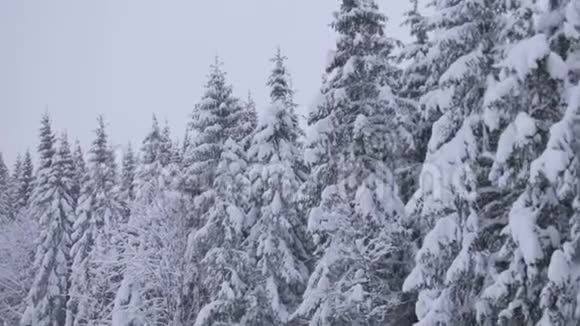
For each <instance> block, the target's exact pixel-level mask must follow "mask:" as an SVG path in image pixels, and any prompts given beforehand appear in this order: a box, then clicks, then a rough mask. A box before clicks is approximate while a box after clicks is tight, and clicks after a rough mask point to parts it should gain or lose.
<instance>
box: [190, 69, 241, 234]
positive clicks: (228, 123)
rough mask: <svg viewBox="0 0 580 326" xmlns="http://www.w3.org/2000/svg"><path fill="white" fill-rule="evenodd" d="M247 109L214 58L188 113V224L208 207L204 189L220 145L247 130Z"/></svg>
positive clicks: (195, 221)
mask: <svg viewBox="0 0 580 326" xmlns="http://www.w3.org/2000/svg"><path fill="white" fill-rule="evenodd" d="M249 113H250V112H249V111H248V112H247V111H246V110H245V109H244V106H243V104H242V103H241V102H240V101H239V100H238V99H237V98H236V97H234V96H233V94H232V87H231V86H229V85H228V84H227V82H226V74H225V72H224V71H223V70H222V63H221V62H220V61H219V59H218V58H216V62H215V63H214V64H213V65H212V66H211V68H210V73H209V76H208V81H207V83H206V85H205V93H204V95H203V97H202V99H201V102H200V103H198V104H197V105H196V106H195V108H194V110H193V113H192V117H191V120H190V122H189V125H188V131H189V135H188V136H189V137H188V139H189V144H188V146H187V152H186V153H185V156H184V166H185V172H184V174H185V176H184V180H183V190H184V191H185V192H186V193H189V194H191V195H192V196H193V198H194V199H193V208H192V210H191V211H192V212H191V213H192V215H193V216H192V225H194V226H199V225H200V223H201V221H199V217H201V216H203V215H204V213H205V212H206V211H207V209H208V208H209V207H210V206H211V202H212V198H211V196H209V197H208V196H207V195H208V194H209V193H208V192H207V191H208V190H209V189H210V188H211V185H212V184H213V179H214V173H215V169H216V167H217V163H218V160H219V157H220V154H221V148H222V146H223V144H224V142H225V140H226V139H227V138H228V137H231V138H232V139H234V140H235V141H241V140H242V139H244V138H245V137H247V136H248V135H249V134H250V133H251V131H252V130H251V124H250V123H249V122H250V121H251V119H248V117H247V115H248V114H249Z"/></svg>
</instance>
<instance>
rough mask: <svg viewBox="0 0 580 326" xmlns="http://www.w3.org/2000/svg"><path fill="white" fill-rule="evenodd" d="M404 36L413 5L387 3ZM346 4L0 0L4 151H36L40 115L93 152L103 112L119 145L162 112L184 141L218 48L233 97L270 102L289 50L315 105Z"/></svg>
mask: <svg viewBox="0 0 580 326" xmlns="http://www.w3.org/2000/svg"><path fill="white" fill-rule="evenodd" d="M378 3H379V5H380V6H381V10H382V11H383V12H385V13H386V14H387V15H388V16H389V18H390V21H389V23H388V25H387V31H388V32H390V33H391V35H393V36H395V37H398V38H400V39H407V38H408V36H407V32H406V31H405V30H404V29H403V28H401V27H400V26H399V25H400V23H401V15H402V13H403V12H404V11H405V10H407V9H408V8H409V7H410V4H409V3H408V2H407V1H405V0H378ZM338 5H339V1H338V0H82V1H79V0H48V1H47V0H0V152H2V153H3V154H4V157H5V159H6V160H7V163H10V164H12V162H13V161H14V158H15V156H16V154H17V153H18V152H23V151H25V150H26V149H27V148H29V149H30V150H31V151H32V152H33V153H34V152H36V145H37V142H38V139H37V137H38V127H39V121H40V117H41V114H42V113H43V112H44V111H45V110H46V109H48V111H49V113H50V115H51V117H52V120H53V126H54V128H55V130H57V131H60V130H64V129H66V130H67V131H68V134H69V138H71V140H73V139H76V138H78V139H79V140H80V141H81V143H82V144H83V146H84V148H85V150H86V149H87V146H88V144H89V143H90V141H91V139H92V137H93V133H92V130H93V129H94V127H95V126H96V117H97V115H98V114H103V115H104V116H105V119H106V121H107V124H108V132H109V135H110V137H111V138H112V141H113V142H114V143H115V144H121V145H124V144H126V143H127V142H128V141H131V142H132V143H133V145H134V146H135V147H139V146H140V142H141V139H142V137H143V135H144V134H145V132H146V131H147V130H148V128H149V126H150V124H151V116H152V114H153V113H156V114H157V116H158V118H159V119H160V120H163V119H167V120H168V122H169V124H170V126H171V128H172V132H173V136H174V137H179V138H182V136H183V133H184V130H185V125H186V122H187V120H188V118H189V114H190V112H191V110H192V108H193V106H194V104H195V103H196V102H197V101H198V100H199V99H200V97H201V94H202V92H203V85H204V84H205V81H206V75H207V72H208V67H209V64H210V63H211V62H213V57H214V56H215V55H216V54H219V56H220V57H221V58H222V60H223V61H224V62H225V70H226V71H227V72H228V81H229V82H230V83H232V84H233V86H234V92H235V93H236V95H238V96H239V97H242V98H246V96H247V93H248V91H249V90H250V91H252V93H253V95H254V99H255V100H256V102H257V103H258V106H259V107H260V106H261V107H263V106H264V104H266V103H267V94H268V93H267V92H268V90H267V89H266V87H265V82H266V78H267V76H268V73H269V70H270V68H271V65H270V62H269V60H268V59H269V58H270V57H271V56H272V55H273V53H274V51H275V47H276V46H277V45H280V46H281V47H282V50H283V51H284V53H285V54H286V55H287V56H288V57H289V61H288V66H289V69H290V71H291V73H292V76H293V80H294V87H295V88H296V89H297V95H296V100H297V102H298V104H299V105H301V106H305V107H306V106H309V104H310V103H311V102H312V99H313V98H314V97H315V95H316V94H317V92H318V89H319V87H320V81H321V75H322V72H323V69H324V66H325V63H326V55H327V53H328V51H329V50H330V49H331V48H332V47H333V43H334V33H333V32H332V31H331V29H330V28H329V26H328V24H329V23H330V22H331V20H332V12H333V11H334V10H336V9H337V8H338Z"/></svg>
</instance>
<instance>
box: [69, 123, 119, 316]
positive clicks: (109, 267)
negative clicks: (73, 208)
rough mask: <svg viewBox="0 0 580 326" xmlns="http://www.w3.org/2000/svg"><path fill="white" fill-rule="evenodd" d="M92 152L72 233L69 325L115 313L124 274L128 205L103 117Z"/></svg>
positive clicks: (96, 131) (96, 132)
mask: <svg viewBox="0 0 580 326" xmlns="http://www.w3.org/2000/svg"><path fill="white" fill-rule="evenodd" d="M95 134H96V138H95V140H94V141H93V143H92V146H91V149H90V151H89V158H88V167H87V175H88V177H87V178H86V180H85V182H84V183H83V186H82V190H81V197H80V199H79V204H78V207H77V220H76V221H75V223H74V226H73V234H72V241H73V245H72V249H71V256H72V270H71V287H70V291H69V295H70V298H69V301H68V303H67V316H66V324H65V325H67V326H80V325H92V324H95V323H103V322H106V321H108V320H109V318H110V317H111V316H110V315H111V310H112V306H113V300H114V297H115V293H116V291H117V287H118V283H120V277H119V262H118V257H117V256H118V248H117V245H118V239H115V238H114V234H115V232H114V231H115V229H116V228H117V226H118V223H119V221H121V220H122V219H123V218H124V215H125V214H126V208H125V207H124V205H123V202H122V201H121V199H120V195H119V191H118V187H117V186H116V184H117V172H116V164H115V156H114V153H113V151H112V149H111V147H110V145H109V142H108V137H107V134H106V131H105V122H104V120H103V117H99V118H98V127H97V129H96V130H95Z"/></svg>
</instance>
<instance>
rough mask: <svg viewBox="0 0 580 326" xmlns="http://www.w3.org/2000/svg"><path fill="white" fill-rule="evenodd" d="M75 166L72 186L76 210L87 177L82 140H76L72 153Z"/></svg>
mask: <svg viewBox="0 0 580 326" xmlns="http://www.w3.org/2000/svg"><path fill="white" fill-rule="evenodd" d="M72 157H73V166H74V176H73V186H72V190H71V191H72V198H73V202H74V209H75V211H76V209H77V205H78V202H79V199H80V196H81V188H82V185H83V182H84V180H85V179H86V178H87V165H86V162H85V157H84V153H83V149H82V147H81V144H80V142H79V141H78V140H77V141H75V146H74V150H73V153H72Z"/></svg>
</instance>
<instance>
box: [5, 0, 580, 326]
mask: <svg viewBox="0 0 580 326" xmlns="http://www.w3.org/2000/svg"><path fill="white" fill-rule="evenodd" d="M430 4H431V6H430V8H429V9H428V10H427V11H425V12H422V10H420V8H421V6H419V4H418V0H411V1H410V10H409V11H408V12H407V14H406V22H405V24H407V25H408V26H409V27H410V30H411V33H412V36H413V39H414V41H413V42H412V43H411V44H401V43H400V42H399V41H397V40H395V39H394V38H392V37H389V36H388V35H385V24H386V23H387V18H386V16H385V15H384V14H383V11H381V10H380V9H379V8H378V7H377V5H376V4H375V3H374V1H373V0H341V1H340V7H339V9H338V10H337V11H336V13H335V14H334V20H333V22H332V24H331V27H332V28H333V29H334V30H335V32H336V33H337V34H338V37H337V42H336V47H335V49H334V50H333V52H332V55H331V57H330V59H329V61H328V64H327V66H326V70H325V71H324V78H323V82H322V86H321V89H320V95H319V98H318V101H317V103H316V105H315V107H313V108H311V109H312V110H311V113H310V115H309V116H308V128H307V129H306V130H302V129H301V128H300V123H299V116H298V115H297V112H296V111H297V107H298V105H297V104H296V103H295V101H294V98H293V95H294V89H293V86H292V82H291V77H290V74H289V71H288V68H287V58H286V57H285V56H284V55H283V53H282V52H281V51H280V50H278V51H277V52H276V53H275V55H274V57H273V59H272V70H271V74H270V76H269V78H268V79H267V80H265V83H266V85H267V87H268V88H269V91H270V101H269V105H268V106H266V107H263V108H256V105H255V104H254V102H253V101H252V99H251V98H248V99H247V100H240V99H239V98H237V97H236V96H235V95H234V93H233V89H232V87H231V86H230V84H229V83H228V81H227V78H226V77H227V76H226V73H225V72H224V71H223V68H222V64H221V62H220V61H219V60H216V62H215V63H214V64H213V65H212V66H211V68H210V72H209V75H208V79H207V83H206V85H205V90H204V95H203V97H202V98H201V100H200V101H199V102H198V104H197V105H196V106H195V107H194V108H193V113H192V114H191V118H190V121H189V123H188V125H187V128H186V137H185V139H183V140H182V141H175V140H174V136H173V134H172V132H171V131H170V130H169V128H168V127H167V126H161V125H160V124H159V122H158V121H157V119H156V118H155V117H153V120H152V124H151V128H150V131H149V132H148V134H147V135H146V137H145V138H144V139H143V141H142V144H141V145H140V148H139V150H138V151H137V150H134V149H132V148H131V146H130V145H129V146H127V147H126V148H125V150H124V153H123V157H122V158H117V157H115V154H114V152H113V150H112V146H111V143H110V140H109V138H108V135H107V131H106V122H105V121H104V119H103V118H102V117H101V118H99V119H98V121H97V127H96V129H95V135H94V141H93V142H92V145H91V146H90V148H88V149H86V153H85V152H84V151H83V149H82V148H81V146H80V145H79V144H78V143H76V144H74V145H72V146H71V144H70V143H69V140H68V137H67V134H66V133H55V132H54V131H53V129H52V126H51V120H50V118H49V116H48V115H45V116H43V117H42V120H41V127H40V133H39V145H38V147H37V151H38V153H37V155H36V157H37V159H38V162H36V163H33V160H32V158H31V155H30V153H28V152H26V153H25V154H24V155H21V156H19V157H18V159H17V160H16V163H15V166H14V168H13V169H10V170H11V171H9V169H8V168H7V167H6V165H5V164H4V162H3V161H2V160H1V156H0V323H3V325H22V326H57V325H58V326H60V325H66V326H81V325H82V326H85V325H87V326H88V325H114V326H145V325H148V326H150V325H175V326H189V325H195V326H204V325H208V326H209V325H214V326H217V325H312V326H324V325H332V326H341V325H344V326H346V325H413V324H414V325H439V326H446V325H459V326H461V325H482V326H487V325H539V326H548V325H554V326H568V325H578V320H580V183H579V180H580V85H578V82H579V80H580V1H579V0H541V1H534V0H432V1H431V3H430ZM382 10H388V8H382ZM257 111H260V113H261V114H260V118H259V119H258V114H257ZM175 138H176V137H175ZM119 163H120V164H119Z"/></svg>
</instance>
